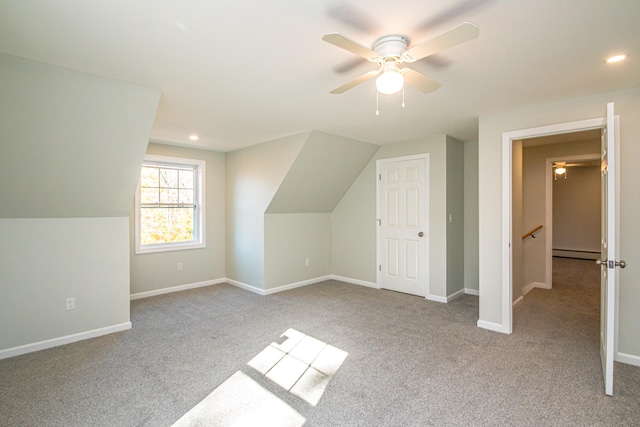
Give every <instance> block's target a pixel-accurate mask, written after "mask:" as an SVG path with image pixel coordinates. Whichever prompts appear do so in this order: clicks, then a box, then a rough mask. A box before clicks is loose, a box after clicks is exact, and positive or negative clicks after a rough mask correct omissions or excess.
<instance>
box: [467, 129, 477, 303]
mask: <svg viewBox="0 0 640 427" xmlns="http://www.w3.org/2000/svg"><path fill="white" fill-rule="evenodd" d="M478 268H479V265H478V141H470V142H465V143H464V288H465V289H467V290H471V291H477V290H478Z"/></svg>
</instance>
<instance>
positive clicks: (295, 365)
mask: <svg viewBox="0 0 640 427" xmlns="http://www.w3.org/2000/svg"><path fill="white" fill-rule="evenodd" d="M348 354H349V353H347V352H346V351H343V350H340V349H339V348H336V347H334V346H332V345H329V344H327V343H325V342H323V341H320V340H318V339H316V338H313V337H311V336H309V335H306V334H303V333H302V332H299V331H296V330H295V329H289V330H287V331H286V332H285V333H284V334H282V335H281V336H280V339H279V340H277V341H276V342H272V343H271V344H270V345H269V346H267V347H266V348H265V349H264V350H262V351H261V352H260V353H258V355H257V356H256V357H254V358H253V359H251V360H250V361H249V363H247V364H248V365H249V366H250V367H252V368H253V369H255V370H256V371H258V372H260V373H261V374H262V375H264V376H265V377H266V378H268V379H269V380H271V381H273V382H274V383H276V384H278V385H279V386H280V387H282V388H284V389H285V390H288V391H289V392H291V393H292V394H294V395H296V396H298V397H300V398H302V399H304V400H306V401H307V402H308V403H310V404H311V405H313V406H316V405H317V404H318V402H319V401H320V399H321V398H322V395H323V394H324V391H325V390H326V388H327V385H328V384H329V381H330V380H331V377H333V375H335V373H336V372H337V371H338V369H340V366H342V363H343V362H344V361H345V359H346V358H347V356H348Z"/></svg>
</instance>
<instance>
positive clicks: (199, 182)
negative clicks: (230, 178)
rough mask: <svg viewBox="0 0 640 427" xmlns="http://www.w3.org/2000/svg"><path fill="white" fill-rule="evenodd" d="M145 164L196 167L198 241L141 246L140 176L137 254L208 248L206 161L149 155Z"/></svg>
mask: <svg viewBox="0 0 640 427" xmlns="http://www.w3.org/2000/svg"><path fill="white" fill-rule="evenodd" d="M144 164H152V165H157V166H177V165H188V166H196V174H195V177H194V184H195V188H196V191H195V194H194V196H195V198H196V223H195V227H196V233H195V234H196V236H195V237H196V240H194V241H192V242H176V243H159V244H155V245H141V244H140V177H139V176H138V186H137V188H136V196H135V214H134V216H135V231H134V232H135V251H136V254H150V253H156V252H169V251H179V250H186V249H199V248H206V247H207V245H206V239H205V236H206V233H205V220H204V217H205V176H206V175H205V161H204V160H196V159H186V158H182V157H168V156H157V155H151V154H148V155H146V156H145V157H144Z"/></svg>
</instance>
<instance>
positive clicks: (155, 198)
mask: <svg viewBox="0 0 640 427" xmlns="http://www.w3.org/2000/svg"><path fill="white" fill-rule="evenodd" d="M159 201H160V193H159V191H158V189H157V188H144V187H143V188H141V189H140V202H141V203H158V202H159Z"/></svg>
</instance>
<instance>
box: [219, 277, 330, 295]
mask: <svg viewBox="0 0 640 427" xmlns="http://www.w3.org/2000/svg"><path fill="white" fill-rule="evenodd" d="M325 280H331V276H322V277H315V278H313V279H308V280H303V281H302V282H296V283H290V284H288V285H283V286H277V287H275V288H269V289H260V288H258V287H255V286H253V285H248V284H246V283H242V282H238V281H237V280H232V279H226V282H227V283H230V284H232V285H233V286H237V287H239V288H241V289H244V290H246V291H250V292H253V293H255V294H258V295H263V296H264V295H271V294H275V293H278V292H283V291H288V290H290V289H295V288H300V287H302V286H307V285H312V284H314V283H318V282H324V281H325Z"/></svg>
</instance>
